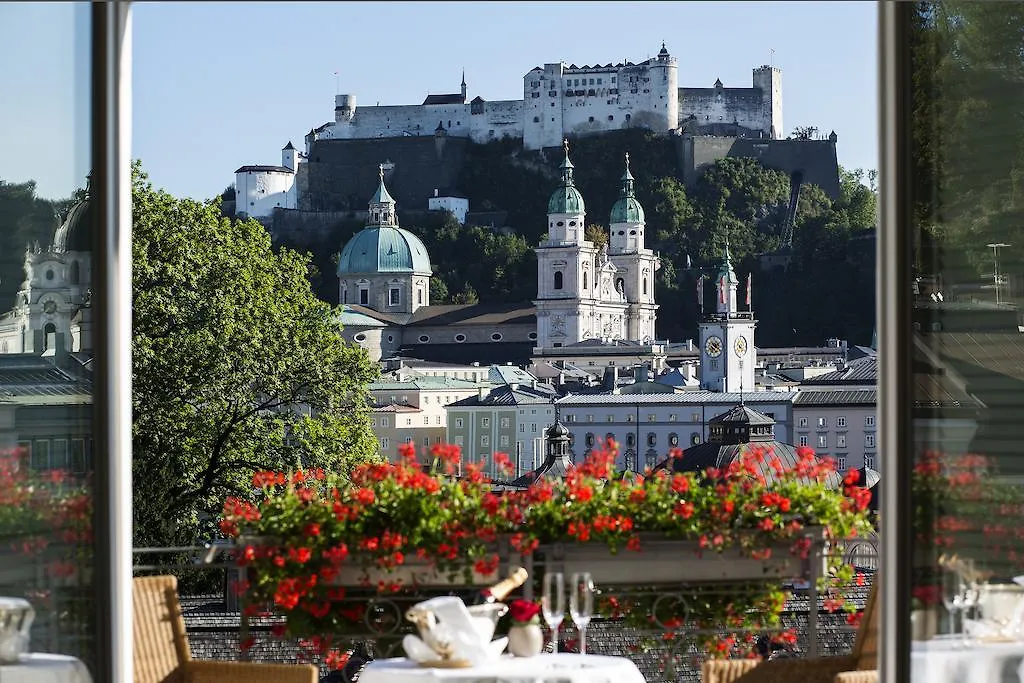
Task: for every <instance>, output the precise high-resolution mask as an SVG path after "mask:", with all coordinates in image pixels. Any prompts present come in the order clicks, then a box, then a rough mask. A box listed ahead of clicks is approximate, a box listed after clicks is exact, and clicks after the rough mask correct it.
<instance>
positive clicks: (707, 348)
mask: <svg viewBox="0 0 1024 683" xmlns="http://www.w3.org/2000/svg"><path fill="white" fill-rule="evenodd" d="M704 352H705V353H707V354H708V355H709V356H711V357H712V358H718V357H719V356H720V355H722V340H721V339H720V338H719V337H708V338H707V341H705V342H704Z"/></svg>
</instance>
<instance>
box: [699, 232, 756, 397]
mask: <svg viewBox="0 0 1024 683" xmlns="http://www.w3.org/2000/svg"><path fill="white" fill-rule="evenodd" d="M738 284H739V282H738V280H737V279H736V272H735V271H734V270H733V269H732V260H731V259H730V257H729V243H728V242H726V244H725V255H724V256H723V258H722V265H721V267H720V268H719V270H718V275H717V277H716V283H715V287H716V289H717V293H718V296H717V297H716V301H717V304H716V311H715V312H714V313H711V314H709V315H706V316H705V317H704V320H703V321H701V323H700V354H701V355H700V373H701V376H700V377H701V379H700V384H701V388H703V389H707V390H710V391H724V392H730V393H739V392H744V391H753V390H754V365H755V364H756V363H757V352H756V350H755V348H754V327H755V326H756V325H757V321H756V320H755V319H754V313H753V311H751V310H749V308H750V280H747V292H746V294H747V297H746V302H747V308H748V310H746V311H740V310H739V308H738V306H737V304H736V289H737V285H738Z"/></svg>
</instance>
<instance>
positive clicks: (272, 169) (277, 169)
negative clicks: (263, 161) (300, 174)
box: [235, 164, 295, 173]
mask: <svg viewBox="0 0 1024 683" xmlns="http://www.w3.org/2000/svg"><path fill="white" fill-rule="evenodd" d="M235 173H295V171H293V170H292V169H290V168H287V167H285V166H262V165H258V164H257V165H253V166H239V167H238V168H237V169H235Z"/></svg>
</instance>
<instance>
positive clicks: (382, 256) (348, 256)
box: [338, 225, 431, 275]
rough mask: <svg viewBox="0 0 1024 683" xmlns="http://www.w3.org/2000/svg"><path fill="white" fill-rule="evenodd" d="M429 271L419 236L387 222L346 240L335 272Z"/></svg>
mask: <svg viewBox="0 0 1024 683" xmlns="http://www.w3.org/2000/svg"><path fill="white" fill-rule="evenodd" d="M430 272H431V270H430V257H429V256H428V255H427V248H426V247H425V246H423V242H421V241H420V238H419V237H417V236H416V235H414V234H412V233H411V232H409V231H408V230H403V229H402V228H396V227H392V226H387V225H368V226H366V227H365V228H363V229H362V230H361V231H359V232H358V233H356V234H355V236H354V237H353V238H352V239H350V240H349V241H348V244H346V245H345V248H344V249H342V250H341V256H340V257H339V259H338V275H347V274H350V273H430Z"/></svg>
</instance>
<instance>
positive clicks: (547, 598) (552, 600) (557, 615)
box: [540, 572, 565, 652]
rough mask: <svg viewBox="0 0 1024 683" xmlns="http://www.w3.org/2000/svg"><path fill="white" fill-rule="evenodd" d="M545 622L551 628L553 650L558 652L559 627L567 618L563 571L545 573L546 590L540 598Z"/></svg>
mask: <svg viewBox="0 0 1024 683" xmlns="http://www.w3.org/2000/svg"><path fill="white" fill-rule="evenodd" d="M540 606H541V611H542V612H543V613H544V623H546V624H547V625H548V628H549V629H551V644H552V646H553V647H552V650H551V651H552V652H558V628H559V627H560V626H561V625H562V619H564V618H565V577H564V576H562V572H547V573H546V574H544V592H543V593H542V595H541V599H540Z"/></svg>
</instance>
